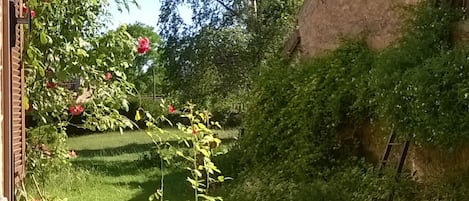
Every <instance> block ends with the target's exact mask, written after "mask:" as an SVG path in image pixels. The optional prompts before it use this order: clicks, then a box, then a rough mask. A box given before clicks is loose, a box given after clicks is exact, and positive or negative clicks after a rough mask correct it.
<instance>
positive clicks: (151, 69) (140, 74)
mask: <svg viewBox="0 0 469 201" xmlns="http://www.w3.org/2000/svg"><path fill="white" fill-rule="evenodd" d="M127 31H128V32H129V34H130V35H131V36H132V37H134V38H141V37H147V38H149V39H150V41H151V49H150V51H149V52H147V53H145V54H139V55H137V56H136V58H135V60H134V62H133V65H132V66H133V67H132V68H128V69H127V70H126V74H127V77H128V78H129V81H130V82H132V83H134V84H135V87H136V89H137V90H138V91H139V93H152V92H153V85H155V89H157V90H158V93H161V88H162V86H163V76H164V71H163V69H162V66H161V65H160V63H159V59H160V51H159V46H160V45H161V39H160V36H159V35H158V34H157V33H156V32H155V31H154V28H153V27H151V26H148V25H144V24H142V23H135V24H132V25H129V26H127ZM153 74H154V75H155V76H153ZM154 79H155V80H154Z"/></svg>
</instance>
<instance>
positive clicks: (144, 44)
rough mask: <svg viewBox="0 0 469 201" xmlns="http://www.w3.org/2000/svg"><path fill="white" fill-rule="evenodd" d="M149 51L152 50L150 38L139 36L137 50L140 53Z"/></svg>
mask: <svg viewBox="0 0 469 201" xmlns="http://www.w3.org/2000/svg"><path fill="white" fill-rule="evenodd" d="M148 51H150V39H148V38H147V37H143V38H139V39H138V48H137V52H138V53H139V54H145V53H147V52H148Z"/></svg>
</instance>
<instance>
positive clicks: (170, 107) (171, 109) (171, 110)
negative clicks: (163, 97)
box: [169, 105, 176, 113]
mask: <svg viewBox="0 0 469 201" xmlns="http://www.w3.org/2000/svg"><path fill="white" fill-rule="evenodd" d="M174 111H176V110H175V109H174V106H172V105H170V106H169V113H174Z"/></svg>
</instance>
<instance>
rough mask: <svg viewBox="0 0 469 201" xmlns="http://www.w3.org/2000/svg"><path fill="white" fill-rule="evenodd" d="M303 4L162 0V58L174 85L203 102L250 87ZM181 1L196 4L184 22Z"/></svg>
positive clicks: (293, 0)
mask: <svg viewBox="0 0 469 201" xmlns="http://www.w3.org/2000/svg"><path fill="white" fill-rule="evenodd" d="M301 4H302V1H299V0H288V1H284V0H274V1H256V0H254V1H240V0H232V1H223V0H208V1H198V0H192V1H182V0H179V1H170V0H164V1H162V7H161V15H160V27H161V29H160V35H161V36H162V38H163V41H164V47H163V53H162V55H163V58H164V60H163V61H162V62H163V63H164V65H165V68H166V73H167V76H168V80H170V81H171V89H172V90H178V91H181V94H184V97H182V99H185V100H188V99H198V101H196V102H197V103H199V104H201V103H202V104H204V105H205V104H207V103H206V102H207V101H206V100H207V96H211V97H216V98H220V97H226V96H227V95H229V94H233V93H238V92H239V91H247V90H248V89H249V88H250V83H251V82H252V78H253V77H255V76H256V75H257V73H258V69H259V67H260V66H262V65H263V64H264V63H265V62H267V61H268V60H270V59H272V58H275V57H276V56H278V53H279V50H281V48H282V46H283V43H284V41H285V39H286V38H287V36H288V35H289V33H290V31H291V30H292V28H293V25H294V23H295V20H294V19H295V17H296V12H297V10H298V8H299V6H300V5H301ZM180 6H188V7H190V8H191V9H192V12H193V16H192V23H191V24H184V23H183V22H182V19H181V16H180V13H179V12H178V9H177V8H178V7H180ZM209 83H210V84H209ZM195 97H197V98H195ZM216 98H215V99H216ZM209 99H210V98H209ZM212 99H213V98H212ZM209 102H210V101H209Z"/></svg>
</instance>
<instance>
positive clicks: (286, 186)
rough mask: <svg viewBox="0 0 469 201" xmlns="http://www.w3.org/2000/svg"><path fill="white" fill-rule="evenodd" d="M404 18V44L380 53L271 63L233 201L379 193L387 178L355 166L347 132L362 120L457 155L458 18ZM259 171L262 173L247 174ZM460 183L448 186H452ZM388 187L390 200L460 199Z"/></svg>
mask: <svg viewBox="0 0 469 201" xmlns="http://www.w3.org/2000/svg"><path fill="white" fill-rule="evenodd" d="M408 12H409V15H408V16H407V17H408V18H407V19H408V20H407V22H408V24H407V26H406V29H405V31H404V34H403V37H402V38H401V39H400V40H399V41H398V42H397V43H396V44H394V45H393V46H391V47H389V48H387V49H385V50H383V51H380V52H374V51H372V50H370V49H368V48H367V46H366V44H365V42H362V40H358V41H353V40H352V41H346V42H344V44H343V45H342V47H340V48H338V49H336V50H334V51H331V52H329V53H327V54H326V55H323V56H320V57H317V58H313V59H311V60H308V61H304V62H301V63H298V64H291V63H289V62H288V61H287V62H284V61H281V62H277V63H270V64H268V65H266V67H264V68H263V69H262V70H261V72H260V75H261V76H260V77H259V78H258V79H256V80H255V82H254V88H253V90H252V91H251V93H250V96H249V97H250V104H249V107H248V111H249V112H247V113H246V118H245V119H244V121H245V126H246V128H247V133H246V135H245V136H243V137H242V138H241V143H240V148H239V152H241V154H242V156H243V159H242V160H241V164H243V165H244V166H242V167H244V168H246V171H245V172H243V173H242V174H240V175H238V176H239V177H240V181H237V183H236V184H235V185H234V187H230V188H234V189H235V190H234V191H236V192H244V193H233V195H234V196H233V198H232V200H246V201H249V200H311V199H310V198H315V199H313V200H371V199H372V198H377V197H381V196H386V195H387V194H389V193H390V191H386V190H389V189H391V188H390V186H389V185H395V184H393V182H392V180H391V178H388V179H387V178H386V177H381V176H379V175H377V174H376V172H375V171H373V170H370V169H368V168H367V166H368V165H364V164H363V163H362V162H360V160H358V159H359V158H361V157H362V155H361V154H360V149H359V145H360V144H359V142H358V139H357V138H356V136H354V135H355V134H356V133H355V131H357V130H359V129H360V126H363V125H364V124H365V123H367V122H376V121H379V122H382V123H383V124H382V125H384V126H387V127H386V128H385V129H389V130H390V129H392V128H394V129H396V130H397V133H398V135H399V136H401V137H406V136H408V135H410V136H412V137H413V139H414V141H415V143H416V144H417V145H418V144H431V145H437V146H439V147H441V148H456V147H457V146H458V145H460V144H461V143H464V142H467V141H468V139H469V135H468V134H467V130H469V128H468V126H469V125H468V124H467V119H468V118H469V115H468V114H469V113H467V110H468V103H467V100H466V99H467V98H468V93H467V92H468V89H469V82H468V80H469V79H468V77H467V74H468V71H467V68H468V67H469V60H468V59H467V53H468V48H467V47H466V46H465V45H464V44H459V45H455V44H454V41H453V38H452V37H451V36H452V34H451V33H452V31H451V30H452V29H453V26H454V24H455V22H456V21H458V20H459V19H461V18H460V17H461V15H459V13H460V12H459V11H457V10H454V9H452V8H448V7H444V6H443V7H440V8H434V7H432V6H430V4H427V3H422V4H421V5H419V6H416V7H415V8H410V9H409V10H408ZM383 137H385V136H383ZM260 167H262V168H261V169H262V170H264V171H253V170H256V168H260ZM239 169H242V168H239V167H238V170H239ZM442 183H443V184H448V185H449V183H447V182H446V183H445V182H442ZM465 185H466V184H464V183H463V182H455V183H454V187H456V188H458V189H463V188H464V186H465ZM301 187H303V188H301ZM250 188H252V189H250ZM396 188H398V190H396V191H397V192H398V197H397V199H396V200H431V199H436V198H441V199H444V200H455V199H456V200H457V197H458V196H462V195H464V194H465V193H467V190H462V191H459V192H456V193H455V192H453V194H449V193H445V192H448V189H449V187H442V188H440V189H437V188H428V189H420V188H419V187H418V185H416V184H412V182H410V183H407V182H404V183H403V184H399V185H398V186H397V187H396ZM399 188H402V189H401V190H399ZM339 189H340V190H339ZM383 189H384V191H383ZM429 189H432V190H429ZM234 191H233V192H234ZM416 192H419V194H418V195H415V193H416ZM422 195H425V196H424V197H425V198H424V197H420V196H422ZM383 198H385V197H383Z"/></svg>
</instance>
